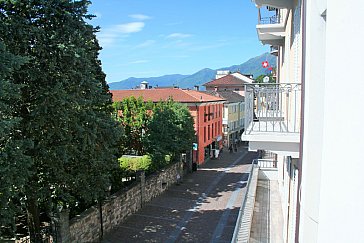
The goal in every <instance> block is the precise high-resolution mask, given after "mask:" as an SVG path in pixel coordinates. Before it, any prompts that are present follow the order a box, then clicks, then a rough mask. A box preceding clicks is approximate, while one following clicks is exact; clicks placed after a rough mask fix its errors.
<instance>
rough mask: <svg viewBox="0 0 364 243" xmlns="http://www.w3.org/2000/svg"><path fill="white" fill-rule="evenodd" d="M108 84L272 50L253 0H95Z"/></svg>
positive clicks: (220, 64) (244, 58)
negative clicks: (261, 37) (262, 37)
mask: <svg viewBox="0 0 364 243" xmlns="http://www.w3.org/2000/svg"><path fill="white" fill-rule="evenodd" d="M89 12H90V13H93V14H95V15H96V16H97V17H96V18H95V19H93V20H92V21H91V23H92V24H93V25H95V26H96V25H98V26H100V27H101V31H100V33H98V35H97V36H98V39H99V42H100V44H101V46H102V47H103V50H102V51H101V54H100V58H101V61H102V64H103V70H104V72H105V73H106V75H107V77H106V80H107V81H108V82H116V81H120V80H123V79H126V78H128V77H138V78H141V77H156V76H162V75H166V74H177V73H178V74H192V73H194V72H197V71H199V70H200V69H202V68H206V67H207V68H212V69H217V68H220V67H226V66H231V65H235V64H241V63H243V62H245V61H247V60H248V59H249V58H251V57H254V56H257V55H260V54H262V53H264V52H266V51H268V46H263V45H262V44H261V43H260V42H259V41H258V38H257V34H256V29H255V25H256V23H257V18H258V17H257V16H258V14H257V9H256V8H255V6H254V3H252V2H251V1H249V0H227V1H218V0H209V1H208V0H169V1H168V0H92V5H91V6H90V8H89Z"/></svg>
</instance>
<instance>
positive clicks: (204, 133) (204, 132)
mask: <svg viewBox="0 0 364 243" xmlns="http://www.w3.org/2000/svg"><path fill="white" fill-rule="evenodd" d="M203 141H204V142H205V143H206V127H203Z"/></svg>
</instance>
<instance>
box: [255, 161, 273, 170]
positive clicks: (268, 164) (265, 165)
mask: <svg viewBox="0 0 364 243" xmlns="http://www.w3.org/2000/svg"><path fill="white" fill-rule="evenodd" d="M253 163H254V164H256V165H258V167H259V168H277V160H273V159H255V160H253Z"/></svg>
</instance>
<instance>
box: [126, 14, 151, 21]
mask: <svg viewBox="0 0 364 243" xmlns="http://www.w3.org/2000/svg"><path fill="white" fill-rule="evenodd" d="M129 17H130V18H133V19H137V20H147V19H150V18H151V17H149V16H148V15H144V14H131V15H129Z"/></svg>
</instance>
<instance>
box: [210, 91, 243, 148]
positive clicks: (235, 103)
mask: <svg viewBox="0 0 364 243" xmlns="http://www.w3.org/2000/svg"><path fill="white" fill-rule="evenodd" d="M206 93H207V94H210V95H213V96H217V97H220V98H222V99H225V100H226V101H225V102H224V108H223V116H222V132H223V145H224V147H225V148H229V147H230V146H232V147H235V144H236V143H237V142H239V141H240V137H241V134H242V133H243V132H244V110H245V107H244V96H241V95H239V94H238V93H236V92H234V91H231V90H218V88H216V89H215V90H214V91H206Z"/></svg>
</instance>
